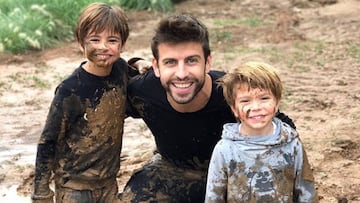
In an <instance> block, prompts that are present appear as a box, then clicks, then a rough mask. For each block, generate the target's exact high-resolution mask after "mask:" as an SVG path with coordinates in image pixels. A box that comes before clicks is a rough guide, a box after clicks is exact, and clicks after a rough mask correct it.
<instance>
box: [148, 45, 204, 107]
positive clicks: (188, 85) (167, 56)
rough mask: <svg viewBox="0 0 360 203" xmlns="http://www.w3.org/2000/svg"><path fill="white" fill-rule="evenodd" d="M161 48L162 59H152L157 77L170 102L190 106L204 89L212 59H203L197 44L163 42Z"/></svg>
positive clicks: (160, 55)
mask: <svg viewBox="0 0 360 203" xmlns="http://www.w3.org/2000/svg"><path fill="white" fill-rule="evenodd" d="M158 48H159V60H158V61H156V60H155V59H153V67H154V71H155V75H156V76H157V77H159V78H160V81H161V84H162V86H163V87H164V89H165V90H166V93H167V97H168V99H169V100H172V101H173V102H175V103H178V104H188V103H189V102H191V101H192V100H193V99H194V98H195V97H196V96H197V93H198V92H199V91H200V90H201V89H202V87H203V86H204V82H205V76H206V74H207V73H208V72H209V70H210V60H211V57H210V56H209V57H208V58H207V59H205V58H204V52H203V49H202V46H201V44H200V43H197V42H186V43H179V44H169V43H161V44H160V45H159V47H158Z"/></svg>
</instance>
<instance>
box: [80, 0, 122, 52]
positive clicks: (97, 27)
mask: <svg viewBox="0 0 360 203" xmlns="http://www.w3.org/2000/svg"><path fill="white" fill-rule="evenodd" d="M103 31H108V32H109V33H112V34H119V35H120V37H121V44H122V45H124V44H125V42H126V40H127V38H128V37H129V26H128V22H127V17H126V15H125V13H124V11H123V10H121V8H119V7H117V6H110V5H108V4H105V3H92V4H90V5H89V6H87V7H86V8H85V9H84V10H83V11H82V12H81V14H80V16H79V18H78V21H77V25H76V28H75V32H74V33H75V37H76V39H77V41H78V43H79V44H80V46H81V47H82V48H84V43H85V39H86V37H87V36H88V35H89V34H90V33H95V34H97V33H101V32H103Z"/></svg>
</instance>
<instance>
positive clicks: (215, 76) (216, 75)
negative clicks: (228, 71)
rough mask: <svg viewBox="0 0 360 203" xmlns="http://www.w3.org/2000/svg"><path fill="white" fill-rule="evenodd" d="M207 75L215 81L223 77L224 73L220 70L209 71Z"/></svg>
mask: <svg viewBox="0 0 360 203" xmlns="http://www.w3.org/2000/svg"><path fill="white" fill-rule="evenodd" d="M209 75H210V76H211V78H212V79H215V80H216V79H218V78H220V77H222V76H224V75H225V72H224V71H220V70H211V71H210V72H209Z"/></svg>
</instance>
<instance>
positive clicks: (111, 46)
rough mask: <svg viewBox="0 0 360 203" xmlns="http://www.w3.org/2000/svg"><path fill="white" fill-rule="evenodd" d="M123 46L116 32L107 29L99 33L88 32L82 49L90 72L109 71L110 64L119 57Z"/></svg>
mask: <svg viewBox="0 0 360 203" xmlns="http://www.w3.org/2000/svg"><path fill="white" fill-rule="evenodd" d="M123 47H124V45H123V44H121V36H120V35H119V34H118V33H117V34H113V33H110V32H108V31H107V30H105V31H103V32H101V33H89V34H88V35H87V37H86V39H85V43H84V50H83V51H84V54H85V56H86V58H87V59H88V60H89V61H88V63H87V65H86V66H87V68H89V69H90V72H92V73H94V72H95V73H94V74H96V73H99V74H101V73H102V72H103V71H105V72H109V71H111V68H112V64H113V63H114V62H115V61H116V60H117V59H118V58H119V57H120V52H121V51H122V49H123ZM109 73H110V72H109Z"/></svg>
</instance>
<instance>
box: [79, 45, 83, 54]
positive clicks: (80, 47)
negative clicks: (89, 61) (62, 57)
mask: <svg viewBox="0 0 360 203" xmlns="http://www.w3.org/2000/svg"><path fill="white" fill-rule="evenodd" d="M78 46H79V49H80V51H81V53H84V47H83V46H82V44H80V43H78Z"/></svg>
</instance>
